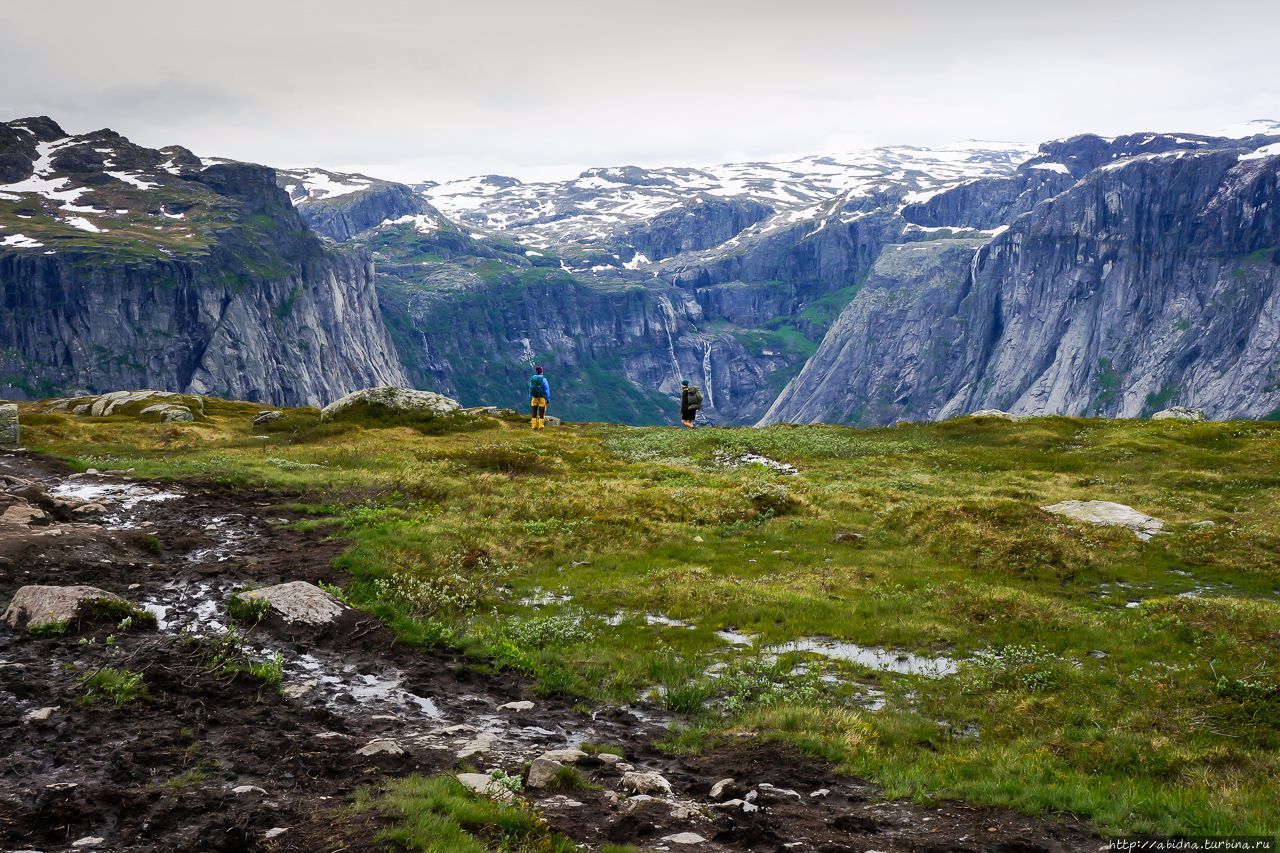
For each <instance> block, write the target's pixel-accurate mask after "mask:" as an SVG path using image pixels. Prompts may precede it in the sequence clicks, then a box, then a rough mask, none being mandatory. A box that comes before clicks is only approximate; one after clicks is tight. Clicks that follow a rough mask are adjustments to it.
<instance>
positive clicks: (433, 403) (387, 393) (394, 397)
mask: <svg viewBox="0 0 1280 853" xmlns="http://www.w3.org/2000/svg"><path fill="white" fill-rule="evenodd" d="M357 403H364V404H366V405H369V406H382V407H383V408H386V409H391V410H393V411H397V412H413V413H418V414H423V415H447V414H450V413H452V412H458V411H461V410H462V404H461V403H459V402H458V401H457V400H454V399H452V398H450V397H446V396H444V395H443V394H436V393H435V392H433V391H417V390H415V389H413V388H394V387H392V386H390V385H384V386H381V387H379V388H365V389H363V390H361V391H352V392H351V393H350V394H348V395H347V396H345V397H341V398H339V399H337V400H334V401H333V402H332V403H330V404H329V405H327V406H325V407H324V408H323V409H321V410H320V420H322V421H327V420H329V419H331V418H333V417H334V416H336V415H339V414H341V413H342V412H343V411H345V410H346V409H349V408H351V407H352V406H354V405H356V404H357Z"/></svg>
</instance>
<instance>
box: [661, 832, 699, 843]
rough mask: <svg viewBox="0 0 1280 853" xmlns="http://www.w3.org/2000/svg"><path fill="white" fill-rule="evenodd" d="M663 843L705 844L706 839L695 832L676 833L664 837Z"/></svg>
mask: <svg viewBox="0 0 1280 853" xmlns="http://www.w3.org/2000/svg"><path fill="white" fill-rule="evenodd" d="M662 840H663V841H665V842H667V843H668V844H706V843H707V839H705V838H703V837H702V836H701V835H699V834H698V833H696V832H677V833H676V834H675V835H667V836H664V837H663V839H662Z"/></svg>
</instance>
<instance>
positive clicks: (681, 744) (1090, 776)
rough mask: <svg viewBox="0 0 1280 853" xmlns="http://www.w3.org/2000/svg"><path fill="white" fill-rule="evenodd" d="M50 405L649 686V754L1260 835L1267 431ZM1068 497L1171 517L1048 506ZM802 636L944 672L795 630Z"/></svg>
mask: <svg viewBox="0 0 1280 853" xmlns="http://www.w3.org/2000/svg"><path fill="white" fill-rule="evenodd" d="M38 410H39V407H38V406H35V405H32V406H28V407H27V411H25V412H24V430H25V434H24V438H25V443H26V445H27V446H28V447H29V448H32V449H36V450H41V451H46V452H50V453H53V454H56V455H58V456H60V457H63V458H65V459H68V460H69V461H70V462H71V463H72V464H73V465H75V466H77V467H79V468H88V467H96V468H99V469H129V468H132V469H134V471H135V474H136V475H137V476H146V477H149V476H159V477H195V478H202V479H215V480H219V481H227V482H238V483H250V484H256V485H264V486H270V487H278V488H283V489H288V490H291V491H294V492H297V493H298V494H299V495H300V497H299V498H298V499H297V503H298V508H299V509H301V510H303V511H304V512H305V513H306V514H307V517H308V520H307V521H305V522H303V523H304V524H308V525H316V526H323V527H324V528H326V529H328V530H331V531H332V533H333V535H334V536H337V537H342V538H343V539H345V540H348V541H349V542H350V548H349V550H348V551H347V552H346V554H345V555H344V556H343V557H342V558H341V563H342V565H343V566H344V568H345V569H347V571H348V574H349V578H350V581H349V583H348V584H347V585H346V586H345V587H344V588H343V589H342V590H340V591H339V593H338V594H340V595H341V596H342V597H343V598H344V599H345V600H347V601H349V602H350V603H352V604H355V605H357V606H360V607H364V608H367V609H369V610H371V611H372V612H374V613H376V614H377V615H379V616H380V617H381V618H383V619H384V620H385V621H386V622H387V623H388V624H390V625H391V626H392V627H393V628H394V629H395V630H396V631H397V632H398V633H399V634H400V635H401V636H402V637H403V638H404V639H405V640H406V641H409V642H414V643H422V644H446V645H452V646H457V647H461V648H463V649H465V650H466V651H467V652H468V653H470V654H471V655H473V656H474V658H475V660H476V662H477V664H476V665H477V666H479V667H489V668H495V669H496V668H512V669H516V670H519V671H521V672H524V673H527V674H528V675H529V677H530V678H532V679H533V680H534V682H535V683H536V685H537V686H538V689H539V690H540V691H541V692H544V693H560V694H568V695H571V696H574V697H578V701H580V703H581V706H582V708H583V711H584V712H588V711H589V710H590V709H591V708H593V707H594V706H596V705H597V704H601V703H627V702H635V701H637V700H647V701H649V702H651V703H653V704H654V705H657V706H660V707H662V708H665V709H666V710H667V711H668V712H670V713H671V714H672V715H673V717H674V720H675V722H674V723H673V724H672V727H671V730H670V733H669V736H668V740H667V741H666V742H665V744H664V746H665V748H667V749H671V750H699V749H705V748H708V747H709V746H712V745H714V744H715V742H716V741H717V739H718V738H721V737H723V736H726V735H728V734H732V733H741V732H750V733H754V734H755V735H756V736H758V737H761V738H771V739H782V740H786V741H790V742H793V743H795V744H798V745H799V746H800V747H801V748H803V749H805V750H806V751H809V752H811V753H813V754H815V755H818V756H821V757H823V758H826V759H828V760H830V761H831V762H832V763H834V764H835V765H836V766H838V767H839V768H840V769H842V770H843V771H846V772H848V773H851V774H856V775H859V776H862V777H865V778H867V779H870V780H872V781H874V782H876V783H878V784H879V785H881V786H882V787H883V789H884V793H885V795H886V796H888V797H911V798H916V799H919V800H937V799H961V800H966V801H970V802H974V803H983V804H994V805H1003V806H1011V807H1013V808H1016V809H1020V810H1023V811H1025V812H1028V813H1034V814H1047V813H1053V812H1071V813H1074V814H1077V815H1080V816H1082V817H1084V818H1086V819H1088V820H1090V821H1091V822H1092V823H1093V825H1094V826H1095V827H1096V828H1097V829H1098V830H1099V831H1100V832H1132V831H1136V832H1153V833H1162V834H1163V833H1179V832H1185V833H1258V834H1272V835H1274V834H1277V833H1280V809H1278V808H1277V806H1276V804H1277V803H1278V802H1280V509H1278V508H1277V507H1278V498H1280V468H1278V466H1277V462H1280V424H1277V423H1269V422H1268V423H1254V422H1229V423H1199V424H1193V423H1181V422H1175V421H1106V420H1089V419H1074V418H1038V419H1033V420H1030V421H1026V422H1022V423H1009V422H1006V421H1003V420H991V419H981V420H976V419H971V418H962V419H957V420H953V421H948V422H944V423H939V424H925V425H904V426H898V427H893V428H885V429H871V430H860V429H849V428H839V427H819V426H808V427H773V428H769V429H766V430H753V429H746V428H742V429H737V428H734V429H729V428H723V429H721V428H711V429H700V430H697V431H693V432H687V431H677V430H675V429H670V428H626V427H614V426H604V425H595V424H588V425H566V426H563V427H561V428H557V429H548V430H546V431H545V432H542V433H536V434H534V433H531V432H530V431H529V430H528V427H527V423H524V424H523V426H522V423H521V422H519V421H517V420H500V419H494V418H480V417H472V416H459V417H455V418H447V419H437V420H436V421H433V422H422V423H414V422H412V421H409V420H404V419H400V420H396V419H391V420H388V421H382V420H379V419H378V418H376V417H374V416H371V415H369V414H368V413H366V414H365V415H363V416H360V417H358V418H356V419H354V420H351V421H348V422H339V423H329V424H321V423H319V420H318V414H317V413H316V412H315V411H314V410H308V409H297V410H289V411H288V412H287V413H286V416H285V417H284V418H281V419H280V420H277V421H275V422H273V423H270V424H267V425H265V426H261V427H254V426H252V425H251V424H250V418H251V416H252V414H253V413H254V412H255V411H257V410H258V409H257V407H256V406H253V405H250V404H238V403H222V402H217V401H213V400H210V401H209V402H208V405H207V407H206V413H207V418H205V419H202V420H201V421H199V422H197V423H194V424H159V423H143V422H141V421H139V420H138V419H137V418H136V417H130V416H126V415H120V416H112V417H109V418H100V419H90V418H85V417H77V416H71V415H47V414H38V413H37V412H38ZM748 454H758V455H760V456H763V457H766V458H767V459H768V460H775V461H777V462H780V463H786V464H787V465H790V466H794V468H795V473H788V472H787V471H784V470H775V469H774V468H773V467H769V466H767V465H762V464H759V463H757V462H752V461H743V457H744V455H748ZM1073 498H1074V499H1081V500H1088V499H1104V500H1113V501H1118V502H1121V503H1125V504H1129V505H1131V506H1133V507H1135V508H1136V509H1138V510H1141V511H1142V512H1146V513H1148V514H1151V515H1154V516H1157V517H1159V518H1162V519H1164V520H1165V521H1166V522H1168V528H1167V531H1168V532H1167V534H1166V535H1161V536H1157V537H1155V538H1153V539H1151V540H1150V541H1148V542H1141V541H1139V540H1138V539H1137V538H1136V537H1135V536H1134V534H1133V533H1132V532H1130V531H1128V530H1125V529H1120V528H1103V527H1094V526H1091V525H1087V524H1081V523H1077V522H1073V521H1069V520H1066V519H1062V518H1059V517H1056V516H1053V515H1050V514H1048V513H1046V512H1044V511H1042V510H1041V509H1040V508H1039V507H1040V506H1042V505H1046V504H1051V503H1055V502H1057V501H1061V500H1066V499H1073ZM1203 521H1211V522H1213V524H1212V525H1197V524H1196V523H1197V522H1203ZM718 632H730V633H726V634H725V635H724V636H722V635H721V634H720V633H718ZM809 639H817V640H818V641H819V644H821V642H823V641H825V640H827V639H834V640H840V641H845V642H847V643H853V644H858V645H859V646H861V647H865V648H870V649H888V650H894V651H895V652H902V653H910V654H912V655H917V656H920V657H922V658H924V659H926V660H927V661H929V662H931V663H932V664H933V665H934V667H935V668H934V669H933V670H931V671H928V672H923V673H921V672H914V673H913V672H895V671H892V669H894V668H895V667H892V666H891V667H889V668H888V669H885V668H883V666H881V665H879V664H876V662H875V661H870V663H871V665H868V663H866V662H862V663H860V662H859V660H858V659H840V658H835V657H831V656H828V655H823V654H816V653H813V652H810V651H804V650H800V649H797V648H796V647H794V646H790V647H789V646H786V645H784V644H786V643H788V642H790V641H796V640H809ZM853 657H854V658H857V657H858V656H856V655H855V656H853ZM887 657H888V659H889V660H891V661H893V662H894V663H903V664H904V665H903V666H901V667H896V668H903V669H905V668H908V667H906V666H905V662H906V660H910V659H904V661H901V662H900V661H897V660H896V658H895V656H894V655H888V656H887ZM883 659H884V658H883V657H882V658H881V660H883ZM432 784H443V783H432ZM433 790H434V789H433ZM434 795H438V796H441V797H445V796H449V795H450V793H449V792H448V791H446V790H444V789H440V790H438V791H435V794H434Z"/></svg>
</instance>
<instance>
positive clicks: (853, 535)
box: [831, 530, 863, 542]
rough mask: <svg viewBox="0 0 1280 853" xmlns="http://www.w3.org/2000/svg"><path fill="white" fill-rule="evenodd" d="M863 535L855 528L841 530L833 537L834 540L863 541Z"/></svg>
mask: <svg viewBox="0 0 1280 853" xmlns="http://www.w3.org/2000/svg"><path fill="white" fill-rule="evenodd" d="M862 540H863V535H862V534H861V533H858V532H856V531H853V530H841V531H838V532H837V533H836V534H835V535H834V536H832V537H831V541H832V542H861V541H862Z"/></svg>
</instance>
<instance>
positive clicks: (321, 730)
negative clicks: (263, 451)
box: [0, 454, 1099, 853]
mask: <svg viewBox="0 0 1280 853" xmlns="http://www.w3.org/2000/svg"><path fill="white" fill-rule="evenodd" d="M4 476H7V477H9V478H13V479H11V480H9V481H8V482H7V484H6V483H3V482H0V490H4V489H7V492H3V491H0V496H3V497H4V499H5V500H6V501H8V502H10V503H13V502H15V501H17V502H25V503H26V504H29V505H33V506H34V505H38V504H39V502H40V501H42V500H43V501H47V500H48V499H49V498H50V497H51V496H52V497H62V498H63V499H64V500H65V501H67V502H68V503H76V502H83V501H94V502H98V503H100V504H101V505H102V506H103V508H104V510H105V511H104V512H101V513H97V514H91V515H87V516H86V515H84V514H81V513H75V512H72V511H70V510H68V509H66V508H65V507H63V508H61V509H56V510H50V515H51V516H52V517H51V518H48V519H45V520H43V521H37V522H36V523H33V524H18V525H12V524H11V525H9V526H0V602H7V601H8V599H9V597H10V596H11V595H12V594H13V592H14V591H15V590H16V589H17V588H18V587H20V586H22V585H25V584H32V583H36V584H53V585H66V584H76V583H86V584H91V585H93V586H97V587H101V588H103V589H106V590H108V591H111V592H114V593H117V594H119V595H121V596H124V597H125V598H127V599H129V600H131V601H134V602H137V603H139V604H142V605H144V606H145V607H146V608H147V609H148V610H149V611H150V612H152V613H153V614H154V615H155V616H156V617H157V619H158V622H159V628H158V630H157V631H154V632H130V633H126V634H119V635H118V636H117V637H116V638H115V639H114V640H113V641H111V643H110V644H108V639H107V638H108V635H109V634H111V629H110V628H102V629H100V630H98V631H96V632H91V633H90V634H88V635H81V636H66V637H46V638H36V637H32V636H28V635H27V634H26V633H25V632H22V631H17V630H14V629H10V628H7V627H0V750H2V751H3V754H5V755H7V756H8V757H7V758H6V759H5V760H4V762H3V764H0V768H2V772H0V844H2V845H3V849H6V850H40V851H54V850H84V849H89V850H139V851H213V850H280V851H290V850H293V851H304V850H305V851H315V850H325V849H336V848H341V849H343V850H347V851H353V850H378V849H382V847H381V846H380V845H378V844H375V843H374V842H372V841H371V840H370V839H371V838H372V837H373V835H374V834H375V833H374V832H373V831H372V830H374V829H376V826H371V824H376V823H377V822H378V818H376V817H366V818H360V819H358V820H356V821H355V822H354V823H353V822H352V819H351V818H350V817H349V816H347V815H344V814H343V813H342V812H341V807H342V806H343V805H344V804H346V803H347V802H349V800H350V798H351V796H352V795H353V793H354V792H355V791H356V790H357V789H358V788H360V787H362V786H365V785H368V784H370V783H373V782H376V781H377V780H378V779H380V778H383V777H385V776H388V775H402V774H407V773H411V772H421V773H440V772H449V771H454V770H458V769H460V768H462V767H463V766H464V765H471V766H474V767H476V768H479V769H482V770H488V769H490V768H502V769H504V770H506V771H508V772H520V771H521V770H522V768H523V767H524V765H526V764H527V763H528V762H529V761H531V760H532V759H534V758H536V757H538V756H539V755H541V754H542V753H544V752H545V751H547V750H551V749H562V748H569V747H575V746H577V745H579V744H581V743H583V742H592V743H601V744H611V745H616V746H618V747H621V749H622V751H623V752H624V753H625V756H626V759H625V763H624V764H621V765H619V764H606V763H605V762H604V761H602V760H600V759H596V758H587V759H584V760H583V761H582V762H581V764H580V765H579V766H580V769H582V771H583V773H584V774H585V775H586V776H587V777H588V778H589V779H590V780H591V781H592V782H595V783H596V784H598V785H600V786H601V790H598V791H590V792H583V791H573V792H569V793H568V795H565V794H559V793H549V792H545V791H538V790H532V791H527V792H526V795H527V796H529V797H531V798H532V799H535V800H537V801H539V804H540V808H541V809H542V810H543V812H544V814H545V815H546V816H547V818H548V820H549V822H550V823H551V825H552V826H553V827H555V828H556V829H559V830H562V831H564V832H566V833H567V834H569V835H570V836H571V837H573V838H574V839H575V840H577V841H580V842H583V843H585V844H587V845H589V847H590V848H591V849H594V848H596V847H598V846H599V845H600V844H603V843H605V842H625V843H631V844H635V845H637V846H638V847H640V848H642V849H646V850H648V849H653V850H662V849H670V850H705V851H728V850H734V851H744V850H765V851H775V850H777V851H782V850H789V851H791V850H795V851H823V852H824V853H837V851H860V853H861V851H871V850H880V851H886V853H887V852H888V851H952V850H954V851H965V850H971V851H987V850H991V851H1004V853H1013V851H1067V850H1096V849H1097V848H1098V845H1099V840H1098V839H1097V838H1096V837H1093V836H1091V835H1090V834H1088V833H1087V832H1086V831H1085V830H1084V829H1083V828H1081V827H1080V826H1078V825H1075V824H1072V823H1066V822H1051V821H1044V820H1032V819H1029V818H1025V817H1022V816H1019V815H1016V814H1013V813H1009V812H1004V811H998V810H991V809H975V808H969V807H965V806H960V805H948V806H944V807H940V808H932V809H926V808H919V807H914V806H911V805H908V804H903V803H897V802H884V801H880V800H877V798H876V792H875V790H874V788H872V787H871V786H869V785H866V784H864V783H861V782H859V781H858V780H856V779H850V778H847V777H837V776H836V775H834V774H832V773H831V772H830V771H829V770H828V769H826V768H824V767H823V766H822V765H821V764H819V763H818V762H815V761H813V760H811V759H808V758H806V757H803V756H801V755H799V754H797V753H795V752H793V751H791V750H789V749H787V748H785V747H782V746H780V745H771V744H760V743H758V742H756V741H754V740H749V739H745V738H744V739H741V741H740V742H736V743H731V744H726V745H724V746H722V747H720V748H718V749H714V750H711V751H709V752H707V753H706V754H704V755H701V756H697V757H671V756H667V755H664V754H662V753H660V752H658V751H657V750H656V749H654V748H653V747H652V746H651V744H652V742H653V741H655V740H657V739H659V738H660V737H661V736H662V735H663V734H664V732H665V725H666V722H667V721H666V720H665V719H664V718H663V717H662V715H661V714H660V713H659V712H657V711H656V710H654V709H652V708H645V707H638V708H599V709H596V711H595V712H594V713H593V714H584V713H582V709H581V707H578V708H577V709H576V710H575V708H574V703H573V702H572V701H570V700H567V699H558V698H542V697H536V696H534V695H533V694H532V692H531V690H530V687H529V685H528V684H527V683H526V682H525V681H524V680H522V679H521V678H518V677H516V676H514V675H509V674H499V675H487V674H481V673H480V672H479V671H477V668H476V666H475V662H469V661H467V660H465V659H463V658H461V657H460V656H458V655H456V654H452V653H447V652H439V651H427V650H422V649H418V648H410V647H405V646H402V645H398V644H396V643H395V642H394V638H393V637H392V636H391V634H390V633H389V632H388V631H386V629H384V628H382V627H381V626H380V625H378V624H377V623H376V622H375V621H374V620H372V619H367V618H361V619H358V620H354V621H350V620H349V621H348V622H346V623H344V624H343V628H342V630H340V631H332V632H329V633H328V634H327V635H320V636H309V635H298V634H294V635H292V636H286V635H282V634H273V633H269V632H266V631H256V632H254V633H253V634H252V635H251V636H250V637H249V638H248V640H247V643H248V646H249V647H250V651H251V653H252V654H253V655H254V656H256V657H258V658H260V659H266V658H268V657H270V656H271V655H275V654H278V655H280V657H281V660H282V661H283V663H284V672H285V674H284V680H283V685H282V686H283V692H277V691H274V690H271V689H269V688H265V687H264V686H263V685H262V683H261V682H259V681H256V680H254V679H252V678H249V677H247V676H244V675H238V676H237V675H231V676H228V675H226V674H224V673H222V672H221V671H220V670H219V669H218V668H217V667H216V665H214V662H213V659H212V656H213V655H214V654H215V653H216V646H217V642H218V641H219V639H220V638H221V637H222V636H223V634H224V632H225V630H226V628H227V626H228V624H229V618H228V617H227V614H226V609H225V604H226V600H227V597H228V596H229V595H230V593H231V592H232V591H234V590H235V589H238V588H240V587H243V586H245V585H248V584H253V585H267V584H273V583H278V582H283V581H292V580H307V581H311V582H321V581H325V582H333V583H341V582H342V580H343V579H342V578H341V577H340V576H338V574H337V573H336V571H335V570H334V569H333V568H332V566H331V562H332V560H333V558H334V557H336V556H337V555H338V554H339V553H340V552H341V550H342V545H341V543H337V542H333V541H329V540H327V539H326V538H325V537H324V535H323V534H320V533H315V532H312V533H303V532H299V531H297V530H296V529H294V528H293V527H292V526H291V523H292V522H293V521H296V520H297V519H296V517H295V516H294V515H293V514H292V513H290V512H288V511H287V510H285V509H284V504H286V503H288V501H289V500H290V499H291V496H288V495H281V494H269V493H265V492H260V491H254V490H248V489H231V488H226V487H220V486H216V485H211V484H205V483H181V484H158V483H145V482H138V481H133V480H130V479H129V478H127V477H126V476H123V475H119V474H114V475H113V474H107V475H97V476H75V475H72V474H70V472H68V471H67V470H66V469H65V468H64V467H63V466H61V465H60V464H59V463H57V462H56V461H53V460H50V459H47V458H43V457H39V456H35V455H32V454H6V455H0V477H4ZM18 481H24V482H26V483H28V484H34V485H35V486H36V487H37V492H38V493H36V492H32V491H31V490H30V488H29V487H27V490H26V491H25V492H24V491H23V488H24V487H22V486H20V485H15V482H18ZM33 502H34V503H33ZM3 508H4V507H3V506H0V510H3ZM87 639H92V640H93V642H92V643H89V642H87ZM101 666H114V667H121V668H128V669H132V670H137V671H141V672H143V673H144V676H145V683H146V686H147V689H148V691H149V693H150V698H149V699H147V700H143V701H137V702H132V703H129V704H127V705H124V706H121V707H115V706H113V705H111V704H104V703H101V702H100V703H95V704H84V703H83V702H81V701H80V699H81V697H82V695H83V692H84V690H83V687H82V685H81V679H82V678H83V676H84V673H86V672H91V671H93V670H94V669H96V668H98V667H101ZM512 702H517V703H522V702H531V703H532V707H531V708H528V707H526V706H524V705H517V706H516V707H515V708H504V707H503V706H504V705H507V704H508V703H512ZM48 709H53V710H48ZM377 740H390V741H394V742H395V745H396V747H397V750H392V751H391V752H390V753H389V752H377V751H375V753H374V754H362V752H361V750H364V751H365V752H369V751H370V750H367V749H365V748H366V747H367V746H368V745H369V744H370V743H372V742H374V741H377ZM393 753H394V754H393ZM627 766H630V767H632V768H634V769H635V770H636V771H653V772H656V773H659V774H661V775H662V776H663V777H664V778H666V779H667V780H669V782H670V783H671V785H672V788H673V794H672V795H670V796H658V797H628V796H627V794H626V793H625V792H621V791H620V781H621V778H622V774H623V772H625V770H626V768H627ZM729 777H732V778H734V779H736V780H737V782H735V783H734V784H732V785H730V786H727V788H726V791H725V792H724V793H722V794H721V795H720V796H719V797H718V798H716V799H712V798H711V796H710V793H711V788H712V786H713V785H714V784H715V783H716V782H717V781H719V780H722V779H725V778H729ZM762 783H764V784H762ZM769 785H772V786H774V787H773V788H770V787H768V786H769ZM743 797H746V798H748V799H750V800H751V803H750V806H749V807H748V808H747V809H746V810H744V808H743V807H742V806H740V805H739V806H732V807H728V808H725V807H724V806H723V805H722V801H724V800H730V799H735V798H743ZM681 833H691V834H693V835H695V836H697V837H699V838H701V839H703V841H702V842H700V843H691V844H682V843H679V842H678V841H676V840H665V839H669V838H671V837H672V836H678V835H679V834H681ZM94 839H99V840H97V841H94ZM77 842H80V846H74V845H75V844H76V843H77Z"/></svg>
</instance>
